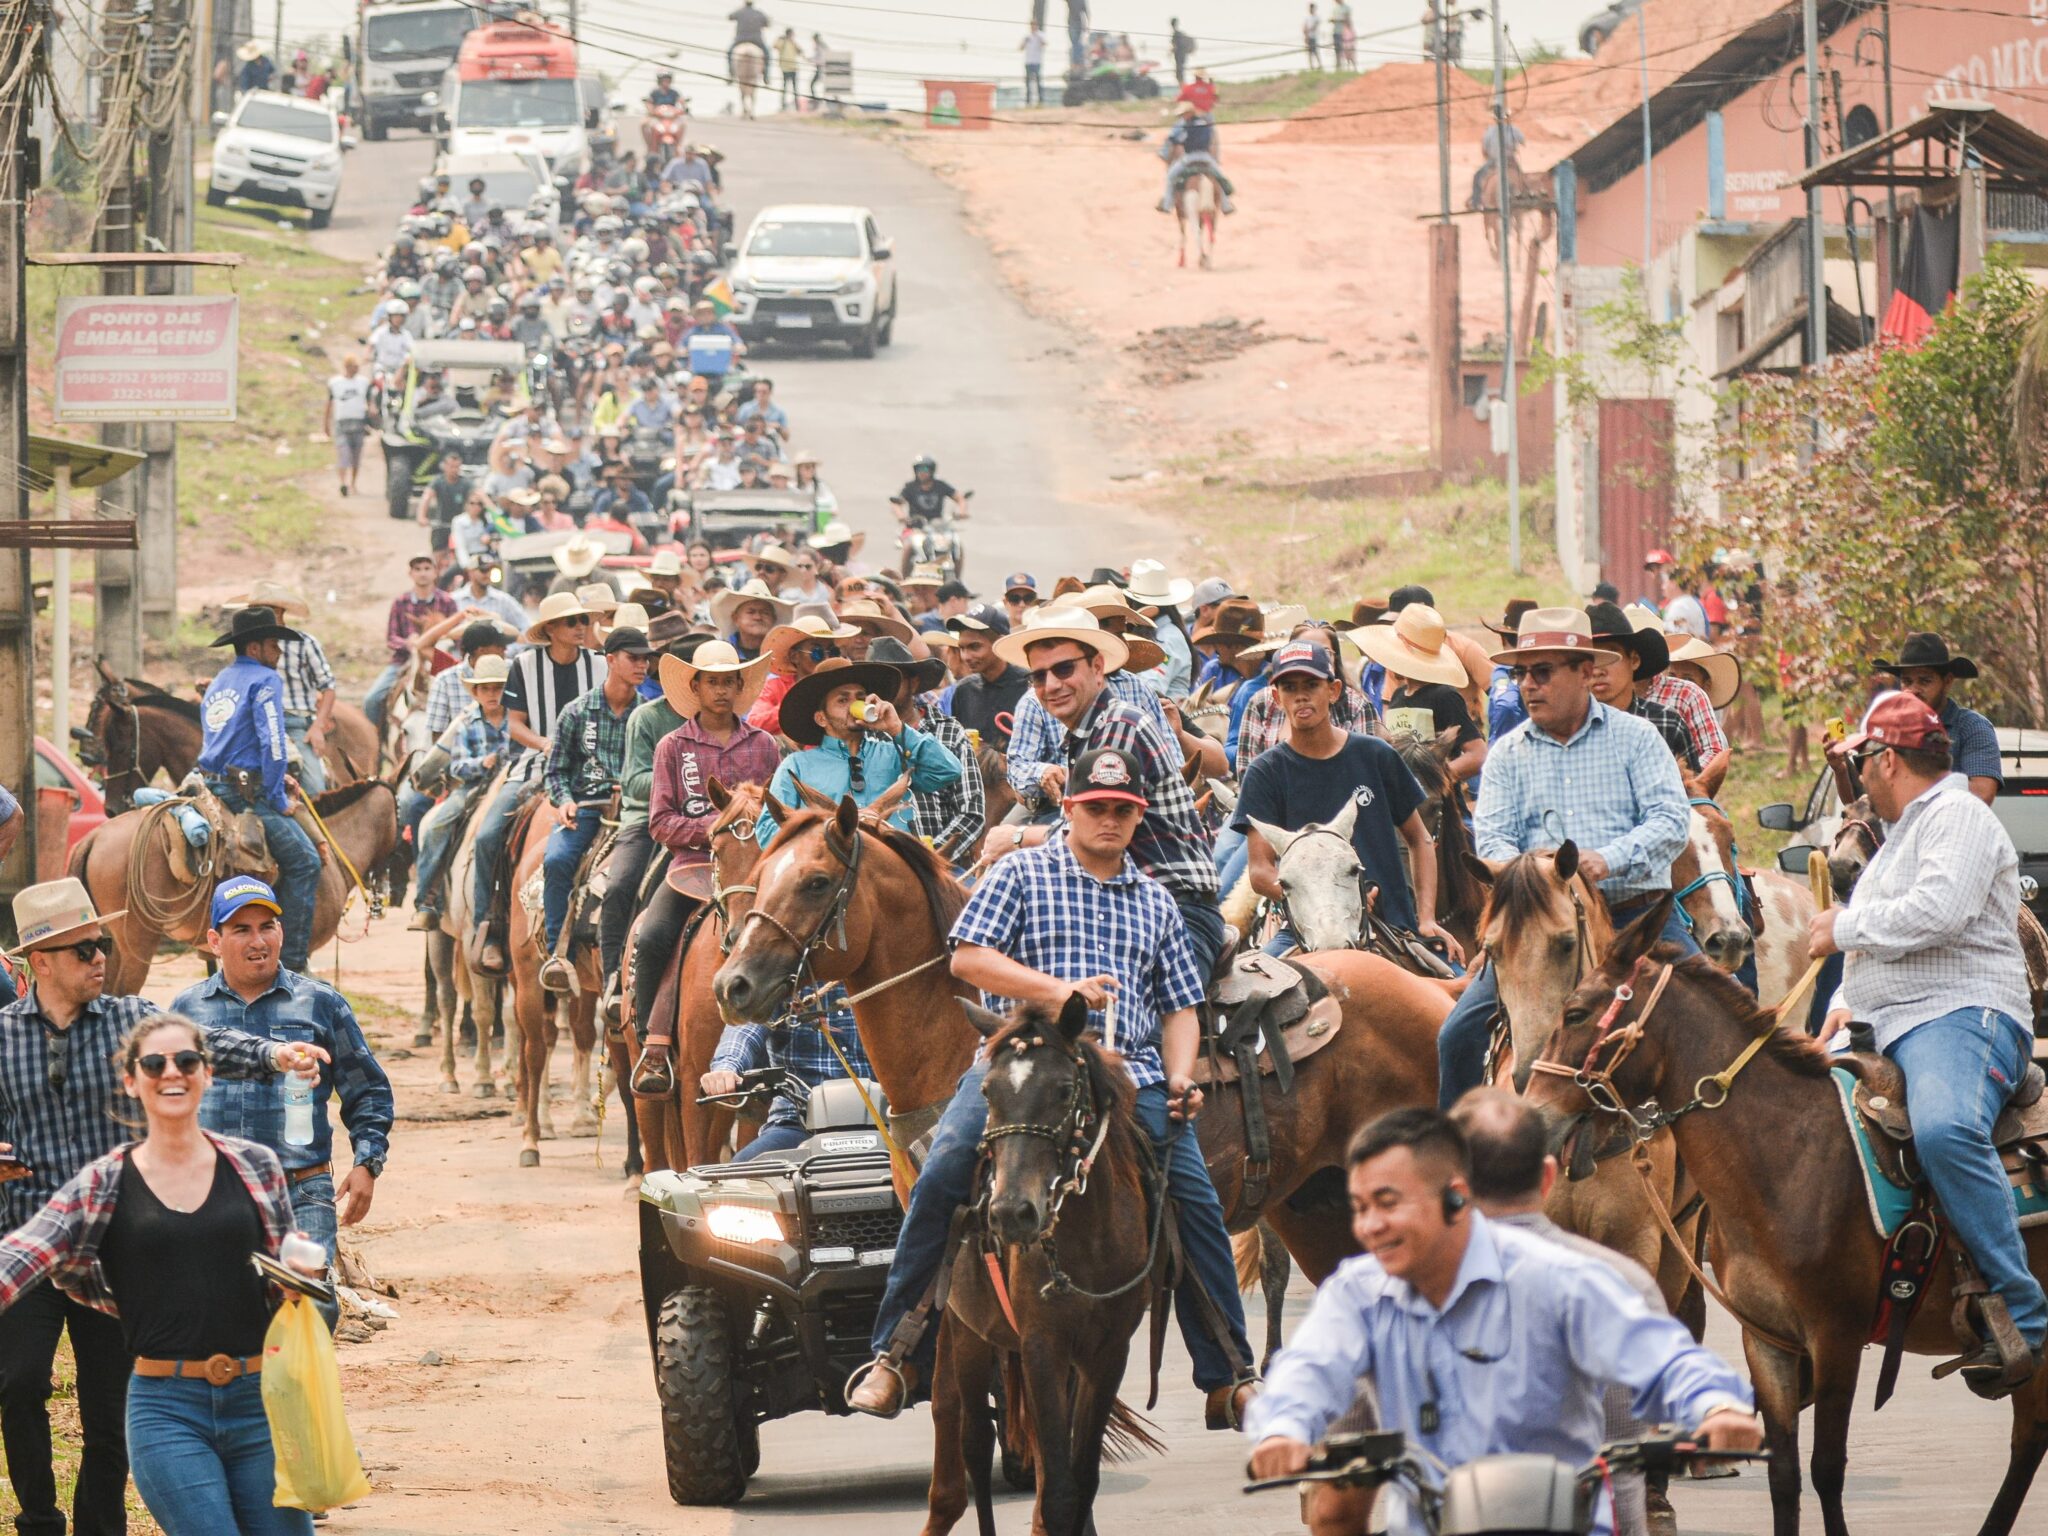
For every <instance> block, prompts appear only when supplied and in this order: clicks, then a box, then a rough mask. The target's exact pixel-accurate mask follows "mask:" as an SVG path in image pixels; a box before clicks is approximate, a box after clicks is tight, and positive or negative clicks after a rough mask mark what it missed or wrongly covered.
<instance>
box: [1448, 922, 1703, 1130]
mask: <svg viewBox="0 0 2048 1536" xmlns="http://www.w3.org/2000/svg"><path fill="white" fill-rule="evenodd" d="M1641 910H1642V903H1641V902H1639V901H1637V902H1630V903H1628V904H1626V905H1624V906H1620V907H1617V908H1615V910H1614V923H1615V926H1616V927H1617V928H1620V927H1623V926H1626V924H1627V922H1628V920H1629V919H1630V918H1631V917H1634V916H1638V915H1640V913H1641ZM1683 917H1684V914H1683V910H1682V909H1681V908H1680V907H1679V905H1678V904H1677V903H1676V902H1673V903H1672V904H1671V915H1670V916H1669V917H1667V918H1666V919H1665V920H1664V932H1663V934H1662V935H1661V937H1662V939H1663V941H1664V942H1665V943H1667V944H1676V945H1677V946H1678V947H1679V948H1680V949H1682V950H1684V951H1685V953H1687V954H1688V955H1696V954H1698V953H1699V952H1700V947H1699V945H1697V944H1695V943H1693V941H1692V934H1691V932H1690V931H1688V930H1687V928H1686V926H1685V923H1684V921H1683ZM1499 1008H1500V981H1499V979H1498V978H1497V977H1496V976H1495V975H1494V970H1493V967H1492V966H1491V965H1486V966H1484V967H1482V968H1481V969H1479V970H1478V971H1476V972H1474V973H1473V976H1472V981H1471V984H1470V985H1468V986H1467V987H1466V988H1465V994H1464V996H1462V997H1460V998H1459V999H1458V1001H1457V1002H1456V1003H1455V1004H1453V1005H1452V1007H1451V1012H1450V1016H1449V1017H1448V1018H1446V1019H1445V1020H1444V1022H1443V1028H1441V1029H1440V1030H1438V1031H1437V1037H1436V1103H1437V1108H1439V1109H1444V1110H1448V1109H1449V1108H1450V1107H1451V1106H1452V1105H1453V1104H1455V1103H1457V1102H1458V1100H1459V1099H1460V1098H1461V1097H1462V1096H1463V1095H1464V1094H1466V1093H1467V1092H1469V1091H1470V1090H1472V1089H1474V1088H1477V1087H1479V1086H1481V1084H1482V1083H1483V1081H1484V1080H1485V1077H1486V1045H1487V1041H1488V1040H1489V1039H1490V1038H1491V1037H1492V1035H1493V1016H1494V1014H1495V1012H1496V1011H1497V1010H1498V1009H1499Z"/></svg>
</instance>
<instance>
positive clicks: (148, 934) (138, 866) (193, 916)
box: [66, 779, 398, 996]
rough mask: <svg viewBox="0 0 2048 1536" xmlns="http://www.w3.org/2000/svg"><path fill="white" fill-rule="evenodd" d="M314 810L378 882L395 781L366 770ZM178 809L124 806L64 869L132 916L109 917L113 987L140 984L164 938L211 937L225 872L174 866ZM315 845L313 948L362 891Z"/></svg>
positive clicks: (388, 843)
mask: <svg viewBox="0 0 2048 1536" xmlns="http://www.w3.org/2000/svg"><path fill="white" fill-rule="evenodd" d="M313 809H314V810H316V811H317V812H319V814H320V819H321V820H322V821H324V822H326V824H327V830H328V832H329V833H330V834H332V836H333V838H334V840H335V842H336V844H337V845H338V846H339V848H340V850H341V853H342V854H343V855H345V856H346V857H347V860H348V862H349V863H350V864H351V865H353V866H354V867H355V869H356V871H357V872H358V873H359V874H360V875H361V876H362V879H363V881H364V882H365V884H369V883H373V882H375V881H376V880H377V879H378V878H379V875H380V872H381V870H382V866H383V865H384V864H386V863H387V862H388V861H389V860H390V858H391V856H392V855H393V853H394V852H396V850H397V848H398V795H397V792H396V790H395V789H394V788H393V786H392V785H391V784H390V783H389V782H387V781H385V780H383V779H366V780H364V781H363V782H362V783H360V784H351V785H348V786H347V787H346V788H343V789H336V790H330V791H328V793H326V794H324V795H320V796H318V797H316V798H315V799H314V801H313ZM174 810H175V806H173V805H171V804H162V805H146V806H143V807H141V808H140V809H138V810H132V811H124V812H122V813H121V814H120V815H118V816H115V817H113V818H111V819H110V820H108V821H104V822H102V823H101V824H100V825H99V826H97V827H95V828H93V830H92V831H91V832H89V833H87V834H86V835H85V836H84V837H83V838H81V839H79V842H78V846H77V847H75V848H73V849H72V850H71V858H70V861H69V864H68V867H67V870H66V872H67V873H68V874H71V875H73V876H75V877H77V878H78V879H80V880H82V881H84V882H85V888H86V890H87V891H89V892H90V893H91V895H92V902H93V905H94V906H95V907H96V908H98V909H99V910H100V911H102V912H116V911H121V910H122V909H123V908H125V909H126V915H125V916H123V917H120V918H117V919H115V920H114V921H113V922H111V923H109V924H107V933H108V936H109V937H111V938H112V939H113V941H114V953H113V956H112V957H111V958H110V959H109V960H108V962H107V991H108V993H109V995H112V996H121V995H125V994H129V993H136V992H140V991H141V990H142V988H143V985H144V983H146V982H147V981H148V980H149V969H150V966H151V965H152V964H153V963H154V962H155V960H156V952H157V947H158V946H159V945H161V944H162V943H163V942H164V940H166V939H171V940H174V941H176V942H178V943H182V944H193V945H196V944H199V943H201V942H202V941H203V940H204V939H205V937H206V928H207V923H208V920H209V912H208V909H209V907H210V906H211V904H212V901H213V888H214V886H215V885H216V884H217V883H218V882H219V880H220V879H221V878H224V876H222V875H221V874H219V873H217V872H211V871H209V872H205V873H202V874H200V876H199V877H198V878H197V879H192V880H188V879H187V878H186V877H185V876H184V875H183V874H182V873H181V872H180V871H179V870H178V868H177V867H176V866H175V865H173V863H172V862H171V855H170V853H169V851H168V843H169V840H170V839H172V838H176V839H178V840H179V844H180V846H181V847H182V845H183V840H184V835H185V834H184V832H183V831H182V830H181V829H180V828H179V826H178V821H177V818H176V816H175V815H174V814H172V813H173V811H174ZM315 846H316V847H319V848H320V849H321V861H320V887H319V890H318V892H317V893H316V894H315V897H314V902H313V938H312V943H311V945H310V946H309V952H310V951H311V950H318V949H319V948H320V947H321V946H322V945H324V944H326V943H327V941H328V940H329V939H331V938H333V937H334V933H335V929H336V928H337V927H338V926H339V924H340V922H341V914H342V911H343V909H344V908H345V907H346V906H347V904H348V902H349V900H350V898H351V897H352V896H354V895H355V894H356V891H355V888H354V882H353V881H352V880H351V879H350V877H349V875H348V874H347V873H346V872H345V871H344V870H343V868H342V866H341V860H340V859H337V858H336V857H335V855H334V850H333V849H330V848H327V847H325V846H324V845H322V844H321V843H319V841H318V840H317V839H316V840H315Z"/></svg>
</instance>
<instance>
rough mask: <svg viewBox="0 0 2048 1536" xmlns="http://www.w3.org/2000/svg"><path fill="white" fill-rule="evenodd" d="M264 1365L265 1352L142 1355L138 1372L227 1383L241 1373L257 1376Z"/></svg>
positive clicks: (220, 1385) (219, 1383)
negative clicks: (196, 1356)
mask: <svg viewBox="0 0 2048 1536" xmlns="http://www.w3.org/2000/svg"><path fill="white" fill-rule="evenodd" d="M262 1369H263V1357H262V1356H261V1355H246V1356H235V1355H208V1356H207V1357H206V1358H205V1359H204V1360H148V1359H141V1358H138V1359H137V1360H136V1362H135V1374H136V1375H138V1376H160V1377H168V1376H181V1377H185V1378H187V1379H190V1380H199V1381H205V1382H210V1383H212V1384H213V1385H214V1386H216V1387H224V1386H226V1385H227V1384H228V1383H229V1382H231V1381H234V1380H235V1379H236V1378H238V1377H241V1376H254V1375H256V1374H257V1373H258V1372H259V1371H261V1370H262Z"/></svg>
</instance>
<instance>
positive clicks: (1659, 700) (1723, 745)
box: [1643, 672, 1728, 763]
mask: <svg viewBox="0 0 2048 1536" xmlns="http://www.w3.org/2000/svg"><path fill="white" fill-rule="evenodd" d="M1643 697H1644V698H1646V699H1648V700H1649V701H1650V702H1651V703H1652V704H1662V705H1663V706H1664V707H1665V708H1666V709H1669V710H1671V711H1672V712H1673V713H1674V714H1676V715H1677V716H1678V718H1679V721H1680V723H1681V724H1683V725H1684V726H1685V734H1686V735H1688V736H1690V737H1691V738H1692V749H1693V751H1695V752H1697V753H1698V754H1699V759H1700V761H1701V762H1702V763H1705V762H1708V761H1710V760H1711V759H1712V758H1714V757H1716V756H1717V755H1719V754H1720V753H1723V752H1726V751H1727V750H1728V736H1727V733H1726V732H1724V731H1723V730H1722V729H1721V720H1720V717H1719V716H1718V715H1716V714H1715V713H1714V706H1713V705H1712V704H1710V703H1709V702H1707V690H1706V689H1704V688H1702V687H1701V686H1700V685H1699V684H1698V683H1695V682H1692V681H1690V680H1689V679H1687V678H1683V677H1673V676H1672V675H1671V674H1670V673H1669V672H1664V673H1660V674H1659V675H1658V677H1657V680H1656V681H1655V682H1653V683H1652V684H1650V686H1649V688H1648V689H1647V690H1645V691H1644V694H1643Z"/></svg>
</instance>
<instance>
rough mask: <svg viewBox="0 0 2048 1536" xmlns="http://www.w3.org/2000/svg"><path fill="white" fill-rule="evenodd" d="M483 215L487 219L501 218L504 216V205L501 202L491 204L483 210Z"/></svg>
mask: <svg viewBox="0 0 2048 1536" xmlns="http://www.w3.org/2000/svg"><path fill="white" fill-rule="evenodd" d="M484 217H485V218H487V219H502V218H503V217H505V205H504V204H503V203H493V204H491V206H490V207H488V208H486V209H485V210H484Z"/></svg>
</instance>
